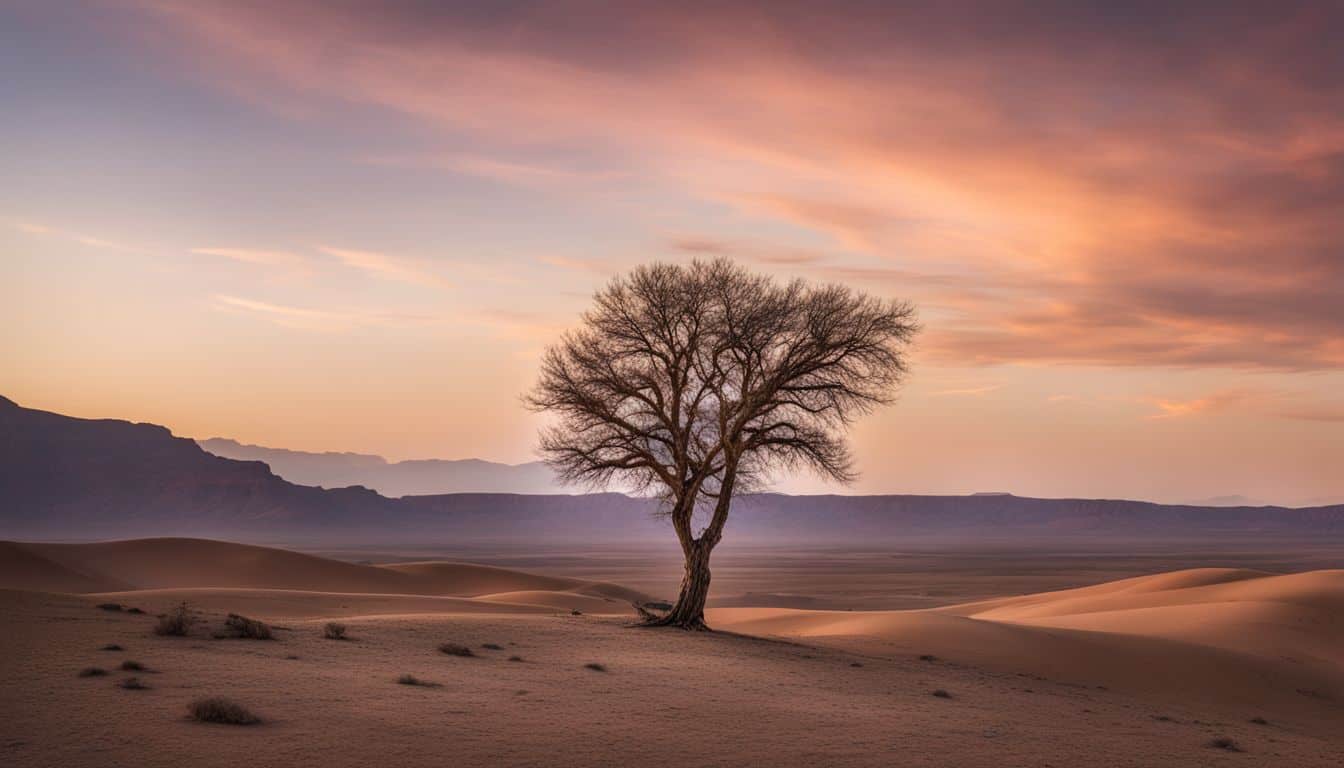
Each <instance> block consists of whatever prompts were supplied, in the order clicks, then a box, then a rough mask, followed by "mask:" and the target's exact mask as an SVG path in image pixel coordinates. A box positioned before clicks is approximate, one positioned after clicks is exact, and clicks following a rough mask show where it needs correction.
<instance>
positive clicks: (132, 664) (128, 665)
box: [121, 659, 145, 672]
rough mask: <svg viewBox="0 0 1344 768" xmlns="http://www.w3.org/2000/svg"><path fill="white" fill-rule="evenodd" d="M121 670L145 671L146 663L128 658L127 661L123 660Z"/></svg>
mask: <svg viewBox="0 0 1344 768" xmlns="http://www.w3.org/2000/svg"><path fill="white" fill-rule="evenodd" d="M121 671H122V672H144V671H145V665H144V664H141V663H140V662H138V661H131V660H130V659H127V660H126V661H123V662H121Z"/></svg>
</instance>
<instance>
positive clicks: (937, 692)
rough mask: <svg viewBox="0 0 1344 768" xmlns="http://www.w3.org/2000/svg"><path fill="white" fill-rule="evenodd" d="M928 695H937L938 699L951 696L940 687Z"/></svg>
mask: <svg viewBox="0 0 1344 768" xmlns="http://www.w3.org/2000/svg"><path fill="white" fill-rule="evenodd" d="M929 695H930V696H937V697H938V698H940V699H950V698H952V694H950V693H948V692H947V691H944V690H943V689H942V688H939V689H937V690H935V691H934V692H933V693H931V694H929Z"/></svg>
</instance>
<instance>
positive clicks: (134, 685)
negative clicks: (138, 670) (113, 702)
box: [117, 677, 149, 691]
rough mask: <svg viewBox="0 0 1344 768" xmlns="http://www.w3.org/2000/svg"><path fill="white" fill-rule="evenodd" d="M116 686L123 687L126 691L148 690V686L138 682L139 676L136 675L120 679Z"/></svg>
mask: <svg viewBox="0 0 1344 768" xmlns="http://www.w3.org/2000/svg"><path fill="white" fill-rule="evenodd" d="M117 687H119V688H125V689H126V690H128V691H145V690H149V686H148V685H145V684H144V683H142V682H140V678H138V677H128V678H126V679H125V680H122V681H121V682H120V683H117Z"/></svg>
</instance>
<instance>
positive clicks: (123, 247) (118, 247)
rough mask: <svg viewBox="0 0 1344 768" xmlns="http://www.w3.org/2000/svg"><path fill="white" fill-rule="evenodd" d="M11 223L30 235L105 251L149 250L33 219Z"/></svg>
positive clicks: (140, 251) (141, 251) (137, 251)
mask: <svg viewBox="0 0 1344 768" xmlns="http://www.w3.org/2000/svg"><path fill="white" fill-rule="evenodd" d="M10 225H11V226H13V227H14V228H15V229H17V230H18V231H20V232H23V233H24V234H28V235H36V236H40V237H59V238H61V239H64V240H69V241H71V242H75V243H78V244H80V245H83V246H87V247H89V248H97V249H99V250H104V251H120V252H122V253H147V252H148V250H147V249H145V248H140V247H137V246H133V245H127V244H125V243H120V242H117V241H115V240H109V239H107V238H105V237H94V236H92V235H86V234H82V233H80V232H72V231H70V230H67V229H61V228H59V227H52V226H48V225H46V224H38V223H35V222H31V221H22V220H12V221H11V222H10Z"/></svg>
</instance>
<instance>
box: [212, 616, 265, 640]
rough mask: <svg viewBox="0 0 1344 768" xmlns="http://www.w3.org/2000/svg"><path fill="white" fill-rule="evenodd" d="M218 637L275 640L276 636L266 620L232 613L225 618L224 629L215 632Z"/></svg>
mask: <svg viewBox="0 0 1344 768" xmlns="http://www.w3.org/2000/svg"><path fill="white" fill-rule="evenodd" d="M215 637H218V638H230V637H234V638H240V639H243V640H274V639H275V636H274V635H272V634H271V628H270V626H269V625H267V624H266V623H265V622H261V621H257V620H256V619H249V618H247V617H246V616H239V615H238V614H236V613H230V614H229V615H228V617H227V618H225V619H224V629H222V630H220V631H218V632H216V633H215Z"/></svg>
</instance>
